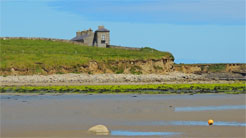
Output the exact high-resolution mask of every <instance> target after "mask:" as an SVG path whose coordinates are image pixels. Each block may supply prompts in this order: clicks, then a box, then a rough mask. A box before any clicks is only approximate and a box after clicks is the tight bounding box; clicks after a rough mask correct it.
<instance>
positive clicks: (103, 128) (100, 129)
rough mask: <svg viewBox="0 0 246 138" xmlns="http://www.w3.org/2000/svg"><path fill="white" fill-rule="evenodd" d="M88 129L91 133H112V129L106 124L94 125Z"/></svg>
mask: <svg viewBox="0 0 246 138" xmlns="http://www.w3.org/2000/svg"><path fill="white" fill-rule="evenodd" d="M88 131H89V132H91V133H95V134H96V135H108V134H110V130H109V129H108V128H107V127H106V126H105V125H96V126H93V127H91V128H90V129H89V130H88Z"/></svg>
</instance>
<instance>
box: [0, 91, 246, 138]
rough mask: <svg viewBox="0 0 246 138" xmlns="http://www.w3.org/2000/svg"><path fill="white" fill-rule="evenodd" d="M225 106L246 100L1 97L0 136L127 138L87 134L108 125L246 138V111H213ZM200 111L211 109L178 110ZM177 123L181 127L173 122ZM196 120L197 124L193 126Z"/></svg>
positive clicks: (239, 97)
mask: <svg viewBox="0 0 246 138" xmlns="http://www.w3.org/2000/svg"><path fill="white" fill-rule="evenodd" d="M225 105H230V106H235V107H236V106H237V105H240V106H242V105H246V103H245V95H228V94H217V95H215V94H205V95H135V94H134V95H132V94H129V95H128V94H127V95H123V94H121V95H113V94H111V95H85V94H77V95H76V94H65V95H54V94H46V95H36V94H34V95H28V94H21V95H17V94H16V95H13V94H11V95H9V94H1V105H0V107H1V108H0V109H1V110H0V111H1V112H0V115H1V122H0V123H1V129H0V130H1V132H0V134H1V137H35V138H38V137H49V138H53V137H54V138H55V137H64V138H65V137H69V138H73V137H79V138H87V137H127V136H112V135H109V136H97V135H93V134H89V133H88V132H87V129H88V128H90V127H91V126H93V125H97V124H104V125H106V126H108V127H109V129H111V130H112V131H116V130H121V131H137V132H139V131H140V132H177V133H179V134H177V135H170V136H165V137H171V138H176V137H177V138H178V137H194V138H199V137H218V138H221V137H239V138H244V137H245V136H246V135H245V127H246V126H245V124H246V118H245V114H246V113H245V112H246V110H245V108H244V109H240V108H239V109H238V108H234V109H233V108H231V109H230V108H228V109H224V110H211V109H209V108H211V107H213V106H217V107H221V106H222V107H224V106H225ZM199 106H202V107H206V106H209V108H208V110H201V111H177V110H175V109H179V108H182V107H199ZM208 119H213V120H214V121H215V123H214V125H213V126H208V125H206V122H207V120H208ZM175 121H176V122H178V123H180V122H181V124H179V125H177V124H175V123H173V122H175ZM182 121H184V122H186V123H184V122H182ZM190 121H193V123H194V122H195V124H193V125H189V122H190ZM199 122H200V124H199ZM216 122H238V123H241V124H242V126H237V125H231V126H230V125H223V124H222V125H219V123H218V125H216ZM182 123H183V124H182ZM196 123H197V124H196ZM204 123H205V124H204ZM136 137H140V136H136ZM145 137H163V136H145Z"/></svg>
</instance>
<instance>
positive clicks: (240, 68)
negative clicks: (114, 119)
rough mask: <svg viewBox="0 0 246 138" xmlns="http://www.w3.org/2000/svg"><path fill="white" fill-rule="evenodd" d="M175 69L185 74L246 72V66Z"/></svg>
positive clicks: (176, 67) (228, 65) (207, 66)
mask: <svg viewBox="0 0 246 138" xmlns="http://www.w3.org/2000/svg"><path fill="white" fill-rule="evenodd" d="M174 69H175V71H179V72H183V73H198V74H200V73H234V72H246V64H239V63H238V64H237V63H235V64H178V65H175V66H174Z"/></svg>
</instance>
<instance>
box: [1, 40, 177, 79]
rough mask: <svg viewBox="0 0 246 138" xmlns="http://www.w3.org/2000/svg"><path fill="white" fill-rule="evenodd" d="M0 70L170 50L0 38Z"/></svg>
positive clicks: (161, 54)
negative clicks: (104, 46)
mask: <svg viewBox="0 0 246 138" xmlns="http://www.w3.org/2000/svg"><path fill="white" fill-rule="evenodd" d="M0 55H1V58H0V63H1V64H0V70H1V72H6V71H11V69H13V68H14V69H15V70H28V71H29V72H33V74H35V73H38V72H40V69H41V68H42V69H45V70H50V69H58V70H59V68H76V67H78V66H82V65H85V64H88V63H89V62H90V61H95V62H98V63H102V62H103V63H107V62H109V61H111V62H112V61H119V60H147V59H161V58H163V57H166V58H168V59H173V56H172V54H170V53H168V52H161V51H157V50H155V49H151V48H141V49H140V50H126V49H117V48H98V47H88V46H82V45H79V44H73V43H68V42H62V41H52V40H39V39H37V40H32V39H6V40H4V39H3V38H1V39H0Z"/></svg>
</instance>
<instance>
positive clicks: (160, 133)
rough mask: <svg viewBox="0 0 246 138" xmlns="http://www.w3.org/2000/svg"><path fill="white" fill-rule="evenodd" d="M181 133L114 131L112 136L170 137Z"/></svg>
mask: <svg viewBox="0 0 246 138" xmlns="http://www.w3.org/2000/svg"><path fill="white" fill-rule="evenodd" d="M178 134H181V133H177V132H138V131H120V130H116V131H112V132H111V135H113V136H170V135H178Z"/></svg>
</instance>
